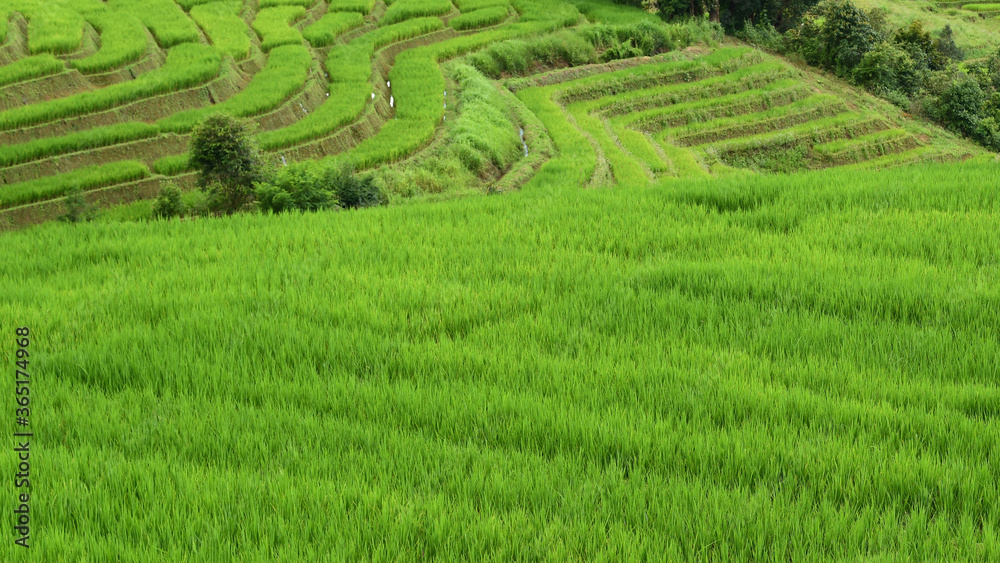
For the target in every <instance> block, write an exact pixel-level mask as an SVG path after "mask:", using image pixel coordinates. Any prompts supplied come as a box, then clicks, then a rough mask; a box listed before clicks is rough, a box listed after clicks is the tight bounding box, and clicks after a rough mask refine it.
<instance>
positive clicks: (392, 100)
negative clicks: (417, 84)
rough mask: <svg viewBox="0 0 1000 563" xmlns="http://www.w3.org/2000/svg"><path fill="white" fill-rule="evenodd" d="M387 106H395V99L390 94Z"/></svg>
mask: <svg viewBox="0 0 1000 563" xmlns="http://www.w3.org/2000/svg"><path fill="white" fill-rule="evenodd" d="M389 107H391V108H394V107H396V100H395V98H393V97H392V96H389Z"/></svg>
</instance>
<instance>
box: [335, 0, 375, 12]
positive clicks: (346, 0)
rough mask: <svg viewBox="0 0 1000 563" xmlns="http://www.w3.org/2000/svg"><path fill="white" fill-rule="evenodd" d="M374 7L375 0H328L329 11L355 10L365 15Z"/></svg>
mask: <svg viewBox="0 0 1000 563" xmlns="http://www.w3.org/2000/svg"><path fill="white" fill-rule="evenodd" d="M374 7H375V0H329V9H330V11H331V12H357V13H359V14H362V15H367V14H369V13H371V11H372V9H373V8H374Z"/></svg>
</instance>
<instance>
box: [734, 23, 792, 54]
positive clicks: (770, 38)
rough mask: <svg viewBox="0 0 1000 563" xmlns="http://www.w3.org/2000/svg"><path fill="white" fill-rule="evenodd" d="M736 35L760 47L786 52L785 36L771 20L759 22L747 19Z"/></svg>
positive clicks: (775, 51) (771, 50) (774, 51)
mask: <svg viewBox="0 0 1000 563" xmlns="http://www.w3.org/2000/svg"><path fill="white" fill-rule="evenodd" d="M736 36H737V37H739V38H740V39H742V40H744V41H746V42H747V43H749V44H751V45H753V46H754V47H757V48H758V49H763V50H765V51H770V52H772V53H784V52H785V36H784V35H782V34H781V33H779V32H778V30H777V29H775V28H774V25H772V24H771V22H770V20H764V21H762V22H760V23H758V24H755V23H753V22H752V21H747V22H746V25H744V26H743V29H742V30H740V31H738V32H737V33H736Z"/></svg>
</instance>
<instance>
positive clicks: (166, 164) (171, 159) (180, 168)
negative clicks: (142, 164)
mask: <svg viewBox="0 0 1000 563" xmlns="http://www.w3.org/2000/svg"><path fill="white" fill-rule="evenodd" d="M190 168H191V166H190V164H189V163H188V155H187V154H179V155H173V156H165V157H163V158H159V159H157V160H156V162H154V163H153V172H156V173H157V174H163V175H164V176H176V175H178V174H181V173H183V172H187V171H188V170H190Z"/></svg>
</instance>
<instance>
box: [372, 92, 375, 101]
mask: <svg viewBox="0 0 1000 563" xmlns="http://www.w3.org/2000/svg"><path fill="white" fill-rule="evenodd" d="M372 99H373V100H374V99H375V92H372Z"/></svg>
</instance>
